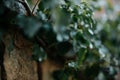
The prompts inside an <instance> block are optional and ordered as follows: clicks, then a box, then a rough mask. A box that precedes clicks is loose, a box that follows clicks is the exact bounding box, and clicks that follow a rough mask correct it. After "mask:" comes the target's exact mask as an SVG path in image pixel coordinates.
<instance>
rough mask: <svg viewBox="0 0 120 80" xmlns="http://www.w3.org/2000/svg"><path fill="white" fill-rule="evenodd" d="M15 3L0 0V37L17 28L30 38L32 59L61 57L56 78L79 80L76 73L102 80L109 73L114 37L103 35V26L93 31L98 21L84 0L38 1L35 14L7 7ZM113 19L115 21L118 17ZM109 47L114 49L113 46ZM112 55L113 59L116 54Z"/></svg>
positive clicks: (84, 79)
mask: <svg viewBox="0 0 120 80" xmlns="http://www.w3.org/2000/svg"><path fill="white" fill-rule="evenodd" d="M5 2H7V3H5ZM15 2H16V0H6V1H4V0H2V1H1V3H0V6H1V7H0V17H4V18H1V19H0V36H2V34H3V32H6V31H7V30H9V29H10V28H13V27H14V28H16V27H18V28H19V29H20V30H21V31H22V33H23V34H24V36H25V37H26V38H27V39H29V40H31V41H33V43H34V46H33V58H34V59H36V60H39V61H42V60H44V59H45V58H50V59H53V60H56V59H57V60H56V61H62V60H63V59H64V60H65V64H64V63H62V65H64V66H65V68H64V70H62V71H58V72H55V74H53V76H54V77H55V79H56V80H61V78H62V80H68V78H69V77H70V76H72V77H73V78H74V79H75V80H79V76H80V75H81V77H83V80H94V79H98V80H99V79H100V80H101V78H99V77H101V76H103V74H104V75H105V76H107V77H106V79H108V77H110V76H111V75H113V74H114V73H112V74H110V73H109V72H110V69H111V67H110V66H109V65H110V62H109V61H110V59H111V55H109V50H108V49H111V45H115V44H114V42H113V41H114V40H117V39H114V40H113V38H114V37H113V38H112V39H111V35H109V36H108V35H107V34H108V33H110V31H109V32H107V30H106V28H105V29H103V30H104V32H103V31H101V34H97V32H96V31H97V29H96V27H95V26H98V24H96V22H95V20H94V19H93V8H92V7H91V6H90V4H88V3H86V1H85V2H84V0H83V1H80V0H41V1H40V3H39V6H38V7H39V8H38V10H37V12H36V14H35V16H26V15H24V14H21V13H19V12H18V11H16V9H14V8H12V7H11V6H13V4H15ZM8 3H9V4H8ZM6 4H7V5H6ZM11 8H12V9H11ZM20 11H21V10H20ZM6 12H7V14H6ZM21 12H23V11H21ZM3 19H4V20H3ZM114 22H119V19H117V21H114ZM114 22H111V21H109V23H111V25H113V26H116V25H118V23H117V24H116V23H114ZM3 24H4V25H3ZM105 24H106V25H107V26H110V25H108V24H107V23H105ZM8 25H9V27H8ZM106 25H105V26H106ZM110 29H111V30H113V29H112V28H110ZM116 30H117V29H116ZM105 35H107V37H106V36H105ZM100 37H101V40H100ZM115 38H117V37H115ZM105 39H106V40H105ZM108 40H110V42H108ZM102 42H103V43H104V45H105V46H107V47H108V49H107V48H106V47H105V46H104V45H102ZM115 42H116V41H115ZM38 43H39V44H38ZM118 43H119V40H118ZM118 43H116V45H117V44H118ZM116 45H115V46H116ZM10 47H11V46H10ZM12 47H13V45H12ZM116 47H117V46H116ZM112 49H113V50H112V51H114V50H115V49H114V47H113V48H112ZM118 50H119V49H118ZM115 51H116V50H115ZM113 53H114V52H113ZM116 53H118V52H116ZM116 56H117V57H115V59H116V58H118V54H116ZM102 80H104V79H102Z"/></svg>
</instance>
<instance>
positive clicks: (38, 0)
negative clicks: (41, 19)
mask: <svg viewBox="0 0 120 80" xmlns="http://www.w3.org/2000/svg"><path fill="white" fill-rule="evenodd" d="M39 3H40V0H37V2H36V4H35V5H34V7H33V9H32V13H34V11H35V8H36V6H37V5H38V4H39Z"/></svg>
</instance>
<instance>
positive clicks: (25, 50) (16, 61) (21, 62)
mask: <svg viewBox="0 0 120 80" xmlns="http://www.w3.org/2000/svg"><path fill="white" fill-rule="evenodd" d="M15 36H16V37H15ZM11 39H13V40H14V42H13V44H14V48H13V49H12V50H11V51H9V50H8V49H9V47H10V45H11V44H12V43H11ZM3 41H4V44H5V54H4V67H5V71H6V75H7V76H6V77H7V80H38V74H37V63H36V62H35V61H33V60H32V58H31V54H32V44H31V43H30V42H29V41H27V40H26V39H24V37H22V36H21V35H20V34H19V33H18V34H16V33H15V32H14V33H13V32H10V33H7V34H5V35H4V39H3Z"/></svg>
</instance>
